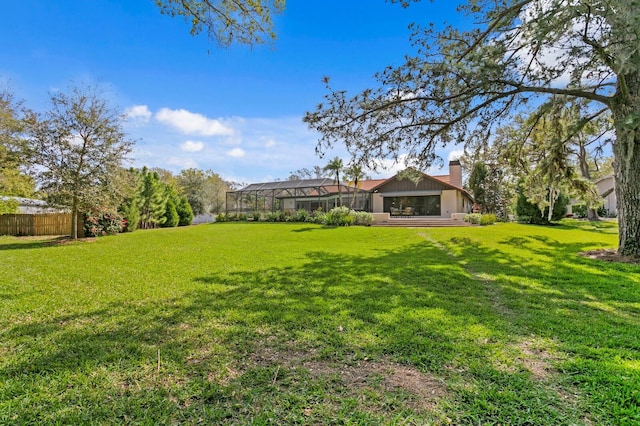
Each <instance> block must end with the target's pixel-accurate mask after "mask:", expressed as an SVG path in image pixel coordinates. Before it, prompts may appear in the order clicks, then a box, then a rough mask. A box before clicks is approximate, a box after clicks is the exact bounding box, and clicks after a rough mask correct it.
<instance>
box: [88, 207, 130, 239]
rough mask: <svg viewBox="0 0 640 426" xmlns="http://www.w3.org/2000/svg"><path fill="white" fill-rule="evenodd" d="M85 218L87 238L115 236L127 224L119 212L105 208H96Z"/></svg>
mask: <svg viewBox="0 0 640 426" xmlns="http://www.w3.org/2000/svg"><path fill="white" fill-rule="evenodd" d="M83 216H84V235H85V237H100V236H104V235H115V234H117V233H119V232H122V230H123V229H124V227H125V226H126V223H127V221H126V219H124V218H123V217H122V216H121V215H120V214H119V213H118V212H114V211H111V210H109V209H107V208H105V207H94V208H92V209H91V210H89V211H88V212H86V213H85V214H84V215H83Z"/></svg>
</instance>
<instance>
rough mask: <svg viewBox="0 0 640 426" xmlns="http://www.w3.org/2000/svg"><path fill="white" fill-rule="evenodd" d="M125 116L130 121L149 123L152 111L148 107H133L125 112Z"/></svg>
mask: <svg viewBox="0 0 640 426" xmlns="http://www.w3.org/2000/svg"><path fill="white" fill-rule="evenodd" d="M124 113H125V115H126V116H127V118H128V119H130V120H136V121H142V122H145V123H146V122H148V121H149V119H151V111H149V108H148V107H147V106H146V105H133V106H130V107H129V108H126V109H125V110H124Z"/></svg>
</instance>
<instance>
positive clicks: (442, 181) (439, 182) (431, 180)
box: [371, 172, 473, 199]
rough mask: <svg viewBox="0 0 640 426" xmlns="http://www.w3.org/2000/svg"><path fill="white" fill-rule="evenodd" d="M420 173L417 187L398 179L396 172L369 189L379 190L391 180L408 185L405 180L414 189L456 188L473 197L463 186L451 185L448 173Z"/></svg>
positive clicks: (405, 180) (406, 180) (408, 181)
mask: <svg viewBox="0 0 640 426" xmlns="http://www.w3.org/2000/svg"><path fill="white" fill-rule="evenodd" d="M420 173H422V172H420ZM422 175H423V177H424V179H423V180H422V181H421V182H420V183H419V184H418V187H417V188H416V185H415V184H414V183H413V182H411V181H410V180H408V179H402V180H400V179H398V175H397V174H396V175H394V176H392V177H390V178H389V179H386V180H384V181H382V182H381V183H379V184H378V185H376V186H375V187H373V188H371V191H375V190H378V191H379V190H380V188H382V187H383V186H386V185H389V184H391V183H393V182H402V183H403V184H401V185H400V186H408V185H404V183H405V182H407V183H409V184H410V185H411V186H412V187H413V189H414V190H415V189H422V190H432V189H456V190H458V191H460V192H462V193H463V194H465V195H466V196H468V197H469V198H471V199H473V197H471V194H469V193H468V192H467V191H466V190H465V189H464V188H459V187H457V186H454V185H451V184H450V183H449V178H450V176H449V175H441V176H431V175H428V174H426V173H422ZM425 182H428V183H426V184H425ZM407 190H410V189H409V188H407Z"/></svg>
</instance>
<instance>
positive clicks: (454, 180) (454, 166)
mask: <svg viewBox="0 0 640 426" xmlns="http://www.w3.org/2000/svg"><path fill="white" fill-rule="evenodd" d="M449 183H450V184H451V185H453V186H456V187H458V188H462V166H460V161H458V160H452V161H449Z"/></svg>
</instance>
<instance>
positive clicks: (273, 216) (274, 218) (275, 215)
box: [265, 212, 285, 222]
mask: <svg viewBox="0 0 640 426" xmlns="http://www.w3.org/2000/svg"><path fill="white" fill-rule="evenodd" d="M265 220H266V221H267V222H284V221H285V214H284V212H271V213H267V216H266V217H265Z"/></svg>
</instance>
